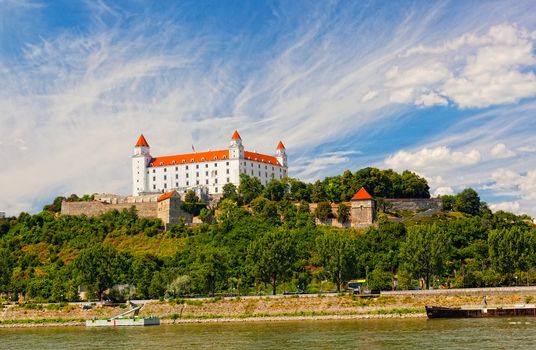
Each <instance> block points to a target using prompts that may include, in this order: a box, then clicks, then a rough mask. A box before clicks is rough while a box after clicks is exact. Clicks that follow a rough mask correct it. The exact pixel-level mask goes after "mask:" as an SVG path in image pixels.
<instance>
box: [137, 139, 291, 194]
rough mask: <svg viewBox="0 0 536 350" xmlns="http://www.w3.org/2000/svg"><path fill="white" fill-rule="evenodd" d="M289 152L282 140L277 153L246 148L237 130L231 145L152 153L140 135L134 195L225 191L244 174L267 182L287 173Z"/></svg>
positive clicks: (216, 192)
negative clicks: (226, 185) (268, 153)
mask: <svg viewBox="0 0 536 350" xmlns="http://www.w3.org/2000/svg"><path fill="white" fill-rule="evenodd" d="M287 171H288V168H287V154H286V150H285V146H284V145H283V143H282V142H281V141H279V144H278V145H277V149H276V152H275V156H269V155H265V154H260V153H255V152H249V151H245V150H244V146H243V145H242V138H241V137H240V135H239V134H238V132H237V131H235V132H234V134H233V136H232V138H231V142H230V143H229V148H228V149H224V150H219V151H208V152H195V153H189V154H178V155H173V156H157V157H153V156H151V149H150V147H149V143H147V140H146V139H145V137H144V136H143V135H140V137H139V139H138V142H136V145H135V146H134V155H133V156H132V180H133V184H132V195H134V196H139V195H144V194H150V193H156V192H169V191H172V190H176V191H177V192H182V193H184V192H186V191H187V190H189V189H193V190H195V191H196V192H198V193H199V192H202V193H208V194H221V193H222V192H223V186H224V185H225V184H227V183H233V184H234V185H236V186H238V185H239V183H240V174H247V175H249V176H252V177H256V178H257V179H259V180H260V181H261V183H262V184H263V185H266V183H268V181H270V180H271V179H282V178H284V177H286V176H287Z"/></svg>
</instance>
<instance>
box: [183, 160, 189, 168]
mask: <svg viewBox="0 0 536 350" xmlns="http://www.w3.org/2000/svg"><path fill="white" fill-rule="evenodd" d="M184 163H186V159H183V160H182V164H184ZM186 169H188V165H187V166H186Z"/></svg>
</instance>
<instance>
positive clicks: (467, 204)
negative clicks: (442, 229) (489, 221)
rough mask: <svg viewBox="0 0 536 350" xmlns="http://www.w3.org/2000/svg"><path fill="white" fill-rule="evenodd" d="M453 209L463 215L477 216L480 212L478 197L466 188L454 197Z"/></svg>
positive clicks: (473, 191)
mask: <svg viewBox="0 0 536 350" xmlns="http://www.w3.org/2000/svg"><path fill="white" fill-rule="evenodd" d="M453 208H454V210H456V211H459V212H462V213H465V214H469V215H478V213H479V212H480V197H479V196H478V193H477V192H476V191H475V190H473V189H472V188H466V189H465V190H463V191H462V192H460V193H458V194H457V195H456V198H455V199H454V205H453Z"/></svg>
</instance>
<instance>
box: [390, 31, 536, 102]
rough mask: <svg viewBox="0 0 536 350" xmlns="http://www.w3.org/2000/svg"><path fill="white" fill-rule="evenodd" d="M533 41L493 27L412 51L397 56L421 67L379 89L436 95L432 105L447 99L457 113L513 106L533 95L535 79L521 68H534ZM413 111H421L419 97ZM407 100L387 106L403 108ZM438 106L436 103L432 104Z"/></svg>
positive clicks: (397, 72)
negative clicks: (416, 90) (419, 90)
mask: <svg viewBox="0 0 536 350" xmlns="http://www.w3.org/2000/svg"><path fill="white" fill-rule="evenodd" d="M533 41H534V38H532V36H531V35H530V33H528V32H527V31H526V30H525V29H522V28H518V27H517V26H515V25H512V24H508V23H505V24H501V25H495V26H492V27H490V28H489V30H488V32H487V33H486V34H484V35H477V34H475V33H466V34H463V35H461V36H460V37H458V38H455V39H451V40H449V41H446V42H444V43H443V44H442V45H439V46H437V47H425V46H423V45H418V46H416V47H413V48H410V49H409V50H407V51H406V53H405V54H404V55H402V57H403V58H402V62H401V64H404V58H406V59H411V61H410V62H412V63H413V64H415V60H419V57H421V59H422V60H430V58H431V57H434V59H435V60H436V61H431V62H433V63H429V62H430V61H428V62H427V61H423V62H420V63H419V66H418V67H412V68H407V69H406V70H401V69H399V68H398V67H395V68H396V69H392V70H391V71H389V75H387V80H386V83H385V85H386V86H387V87H392V88H400V87H405V88H406V89H409V88H425V89H429V90H437V91H439V92H440V93H439V95H441V96H442V97H439V96H437V95H433V100H432V101H437V102H440V104H446V101H445V98H448V99H449V100H451V101H452V102H454V103H455V104H456V105H458V106H459V107H461V108H483V107H488V106H491V105H498V104H508V103H515V102H517V101H519V100H521V99H523V98H527V97H533V96H535V95H536V75H535V74H534V73H533V72H532V71H531V70H528V71H525V70H524V69H523V68H525V67H531V66H532V65H534V63H535V62H536V58H535V57H534V53H533V46H534V45H533ZM416 98H417V100H416V101H415V104H416V105H421V106H427V104H426V101H425V100H424V99H423V97H418V96H417V97H416ZM410 99H411V98H409V97H408V98H406V99H398V100H393V99H392V100H393V102H399V103H408V102H409V100H410ZM433 104H438V103H432V105H433Z"/></svg>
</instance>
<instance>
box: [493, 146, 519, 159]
mask: <svg viewBox="0 0 536 350" xmlns="http://www.w3.org/2000/svg"><path fill="white" fill-rule="evenodd" d="M490 154H491V155H492V156H493V157H495V158H508V157H513V156H515V155H516V154H515V153H514V152H513V151H512V150H511V149H509V148H508V147H506V145H505V144H504V143H498V144H496V145H495V146H493V148H492V149H491V150H490Z"/></svg>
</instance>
